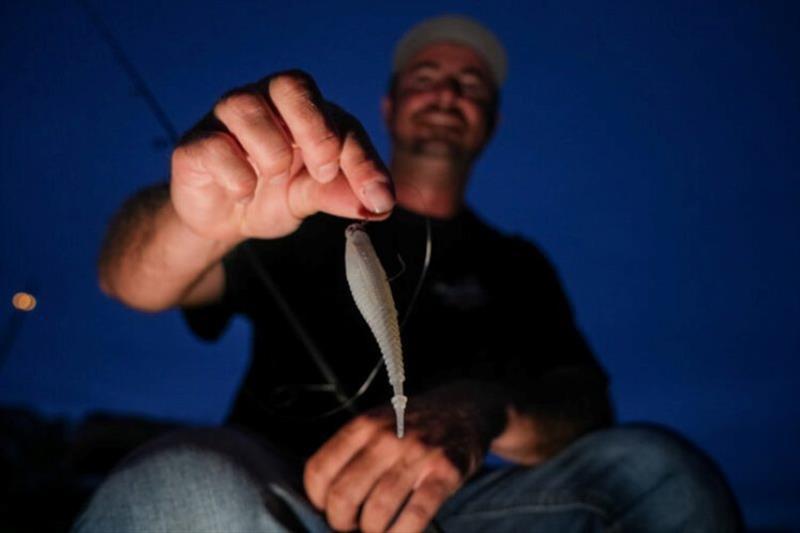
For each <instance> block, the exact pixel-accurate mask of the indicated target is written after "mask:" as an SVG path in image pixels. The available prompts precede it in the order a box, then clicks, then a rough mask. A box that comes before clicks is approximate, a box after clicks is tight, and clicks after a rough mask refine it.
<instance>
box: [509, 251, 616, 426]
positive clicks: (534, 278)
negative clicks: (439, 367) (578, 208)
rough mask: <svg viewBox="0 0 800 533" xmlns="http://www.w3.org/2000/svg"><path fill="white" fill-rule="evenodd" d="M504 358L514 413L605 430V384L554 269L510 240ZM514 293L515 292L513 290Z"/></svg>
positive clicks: (607, 404)
mask: <svg viewBox="0 0 800 533" xmlns="http://www.w3.org/2000/svg"><path fill="white" fill-rule="evenodd" d="M509 250H510V253H511V258H510V261H509V262H508V263H507V264H509V265H513V266H511V267H510V269H511V272H510V274H511V275H509V276H507V278H506V279H507V280H509V281H508V283H512V284H513V287H508V288H507V289H508V290H506V291H505V293H506V294H508V295H509V298H510V300H509V301H507V302H504V303H503V304H504V306H508V308H509V309H513V310H514V311H512V312H511V313H509V315H508V317H507V320H508V321H509V323H508V324H507V328H506V331H507V332H509V335H508V336H507V339H506V341H505V346H504V347H503V349H504V350H505V351H506V354H507V357H506V359H505V364H504V365H503V367H502V370H501V372H502V376H501V381H502V382H503V383H504V384H505V385H507V386H509V389H510V390H511V391H512V396H513V401H514V404H515V405H516V406H517V408H518V409H520V410H521V411H525V412H530V413H538V414H542V415H552V416H558V417H564V416H565V415H566V416H567V417H568V418H576V419H584V422H585V423H587V424H589V425H605V424H607V423H610V421H611V419H612V418H613V414H612V409H611V404H610V400H609V398H608V386H609V379H608V375H607V373H606V371H605V370H604V369H603V367H602V366H601V365H600V363H599V362H598V361H597V359H596V358H595V356H594V354H593V353H592V350H591V348H590V347H589V345H588V343H587V342H586V340H585V338H584V336H583V334H582V333H581V332H580V330H579V328H578V326H577V324H576V322H575V319H574V315H573V312H572V308H571V306H570V304H569V301H568V299H567V297H566V294H565V293H564V290H563V288H562V285H561V282H560V281H559V279H558V275H557V274H556V271H555V269H554V268H553V266H552V265H551V264H550V262H549V261H548V260H547V258H546V257H545V256H544V255H543V254H542V253H541V252H540V251H539V250H538V249H537V248H536V247H535V246H533V245H532V244H530V243H527V242H526V241H523V240H521V239H512V240H511V243H510V247H509ZM511 289H513V290H511Z"/></svg>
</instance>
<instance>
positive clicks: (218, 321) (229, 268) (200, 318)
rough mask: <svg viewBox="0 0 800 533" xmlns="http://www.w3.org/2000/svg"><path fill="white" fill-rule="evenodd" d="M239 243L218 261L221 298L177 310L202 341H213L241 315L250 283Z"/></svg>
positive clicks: (246, 264) (241, 245) (248, 269)
mask: <svg viewBox="0 0 800 533" xmlns="http://www.w3.org/2000/svg"><path fill="white" fill-rule="evenodd" d="M246 245H247V244H246V243H242V244H240V245H239V246H237V247H235V248H234V249H233V250H231V251H230V252H228V254H227V255H225V256H224V257H223V258H222V269H223V272H224V280H225V287H224V289H223V293H222V298H220V299H219V300H218V301H216V302H211V303H208V304H205V305H201V306H193V307H184V308H182V309H181V311H182V313H183V317H184V319H185V320H186V323H187V324H188V326H189V329H190V330H191V331H192V333H194V334H195V335H197V336H198V337H200V338H201V339H203V340H207V341H214V340H217V339H218V338H219V337H220V336H221V335H222V333H223V332H224V331H225V329H226V328H227V325H228V322H230V319H231V317H232V316H233V315H235V314H237V313H242V312H244V302H245V299H244V298H243V296H244V295H245V294H246V293H247V290H246V287H247V286H248V284H249V283H252V279H251V278H252V276H253V274H252V268H251V267H250V265H248V257H247V256H246V253H247V251H246V250H245V248H244V246H246Z"/></svg>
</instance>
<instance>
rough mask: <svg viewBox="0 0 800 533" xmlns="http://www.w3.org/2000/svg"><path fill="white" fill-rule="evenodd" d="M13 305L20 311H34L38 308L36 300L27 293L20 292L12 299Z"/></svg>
mask: <svg viewBox="0 0 800 533" xmlns="http://www.w3.org/2000/svg"><path fill="white" fill-rule="evenodd" d="M11 305H13V306H14V309H17V310H19V311H33V310H34V308H35V307H36V298H34V297H33V295H32V294H28V293H27V292H18V293H17V294H15V295H14V297H13V298H11Z"/></svg>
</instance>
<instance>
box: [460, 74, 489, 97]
mask: <svg viewBox="0 0 800 533" xmlns="http://www.w3.org/2000/svg"><path fill="white" fill-rule="evenodd" d="M461 91H462V92H463V94H464V96H466V97H467V98H475V99H484V98H488V97H489V88H488V87H487V86H486V84H485V83H484V82H483V81H481V80H477V79H474V78H470V79H467V80H461Z"/></svg>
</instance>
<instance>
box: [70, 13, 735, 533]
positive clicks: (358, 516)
mask: <svg viewBox="0 0 800 533" xmlns="http://www.w3.org/2000/svg"><path fill="white" fill-rule="evenodd" d="M394 67H395V68H394V75H393V78H392V82H391V85H390V88H389V93H388V95H387V96H386V97H385V98H384V100H383V113H384V117H385V119H386V123H387V125H388V128H389V131H390V132H391V135H392V141H393V151H392V157H391V161H390V165H389V168H386V167H385V166H384V165H383V163H382V162H381V160H380V159H379V157H378V156H377V155H376V154H375V150H374V149H373V148H372V146H371V144H370V141H369V139H368V137H367V136H366V134H365V133H364V131H363V128H361V126H360V125H359V124H358V122H357V121H356V120H355V118H354V117H352V116H350V115H349V114H347V113H346V112H345V111H344V110H342V109H340V108H338V107H337V106H335V105H334V104H332V103H330V102H327V101H326V100H325V99H324V98H323V97H322V95H321V94H320V91H319V89H318V88H317V87H316V85H315V84H314V82H313V79H312V78H311V77H310V76H308V75H307V74H305V73H301V72H287V73H281V74H277V75H273V76H270V77H267V78H265V79H264V80H261V81H260V82H257V83H255V84H252V85H250V86H247V87H244V88H240V89H237V90H234V91H231V92H230V93H229V94H227V95H226V96H225V97H223V98H222V99H221V100H220V101H219V102H218V103H217V104H216V105H215V106H214V109H213V111H212V113H210V114H209V115H208V116H207V117H205V118H204V119H203V120H202V121H201V122H200V123H199V124H198V125H197V126H196V127H195V128H193V129H192V130H191V131H190V132H189V133H187V134H186V135H185V136H184V138H183V139H182V141H181V143H180V144H179V146H178V147H177V148H176V150H175V152H174V153H173V158H172V176H171V182H170V188H169V191H167V190H166V189H165V188H155V189H151V190H149V191H146V192H145V193H143V194H140V195H139V196H138V197H136V198H134V199H133V200H132V201H130V202H129V203H128V204H127V205H126V206H125V207H124V208H123V210H122V211H121V213H120V214H119V215H118V217H117V218H116V221H115V222H114V223H113V224H112V228H111V230H110V232H109V237H108V239H107V241H106V243H105V245H104V249H103V253H102V257H101V264H100V271H101V285H102V287H103V289H104V290H105V291H106V292H107V293H109V294H111V295H112V296H115V297H117V298H119V299H121V300H122V301H124V302H125V303H127V304H128V305H130V306H133V307H135V308H138V309H142V310H147V311H159V310H162V309H168V308H171V307H175V306H180V307H182V308H183V309H184V310H185V313H186V317H187V319H188V321H189V324H190V326H191V327H192V329H193V330H194V331H195V332H197V333H198V334H199V335H201V336H203V337H205V338H215V337H216V336H217V335H219V333H220V332H221V331H222V330H223V329H224V326H225V324H226V323H227V321H228V319H229V318H230V316H232V315H233V314H235V313H242V314H245V315H247V316H248V317H249V318H250V319H251V321H252V323H253V331H254V342H253V359H252V362H251V367H250V368H249V369H248V373H247V376H246V377H245V380H244V383H243V385H242V387H241V390H240V392H239V395H238V396H237V400H236V403H235V405H234V407H233V409H232V412H231V416H230V419H229V425H230V426H232V427H235V428H236V430H235V431H234V430H219V431H205V432H203V431H201V432H198V431H194V432H186V433H183V434H180V435H176V436H172V437H169V438H167V439H166V440H163V441H161V442H159V443H156V444H154V445H153V446H151V447H149V448H148V449H147V450H145V451H142V452H140V453H139V454H138V455H137V456H136V457H135V458H134V459H132V460H130V461H129V462H128V463H127V464H126V465H125V466H123V467H122V468H121V469H120V470H119V471H118V472H117V473H115V474H114V475H113V476H112V477H111V478H110V479H109V480H108V481H107V483H106V484H105V485H104V486H103V487H102V488H101V489H100V490H99V491H98V494H97V495H96V496H95V498H94V500H93V502H92V504H91V505H90V507H89V509H88V510H87V512H86V514H85V515H84V516H83V517H82V519H81V520H80V521H79V523H78V529H79V530H82V531H83V530H85V531H94V530H101V529H115V530H143V529H144V530H154V529H158V530H171V529H172V530H192V531H199V530H225V531H250V530H255V531H273V530H279V529H280V530H285V529H289V530H291V529H303V528H305V529H312V530H325V529H327V528H328V527H330V528H333V529H336V530H351V529H355V528H360V529H362V530H364V531H383V530H387V529H388V530H391V531H401V532H405V531H421V530H423V529H424V528H426V527H427V526H428V525H429V524H430V525H431V527H434V528H440V529H444V530H447V531H471V530H491V531H503V530H541V531H564V530H590V529H591V530H593V529H599V528H609V529H614V528H617V529H625V530H632V531H690V530H697V531H700V530H709V531H710V530H714V531H728V530H736V528H737V527H738V523H737V515H736V508H735V504H734V503H733V500H732V497H731V496H730V494H729V492H728V490H727V488H726V486H725V484H724V481H722V479H721V478H720V477H719V475H718V474H717V473H716V471H715V470H714V468H713V466H711V465H710V464H709V463H707V462H706V461H705V460H704V459H703V458H702V456H701V455H700V454H699V453H697V452H696V451H695V450H693V449H692V448H691V447H690V446H689V445H687V444H686V443H684V442H683V441H681V440H680V439H679V438H677V437H676V436H674V435H672V434H670V433H667V432H666V431H664V430H659V429H655V428H648V427H641V426H636V427H633V426H630V427H617V428H609V426H610V425H611V423H612V410H611V407H610V402H609V399H608V394H607V380H606V377H605V374H604V372H603V371H602V369H601V368H600V366H599V365H598V364H597V363H596V361H595V360H594V358H593V356H592V354H591V352H590V350H589V349H588V347H587V346H586V343H585V342H584V340H583V338H582V336H581V335H580V333H579V332H578V330H577V328H576V326H575V324H574V322H573V319H572V316H571V312H570V310H569V306H568V304H567V302H566V299H565V298H564V295H563V293H562V291H561V289H560V287H559V284H558V281H557V278H556V276H555V274H554V272H553V271H552V269H551V267H550V266H549V264H548V263H547V261H546V260H545V259H544V257H543V256H542V255H541V254H540V253H539V252H538V251H537V250H536V249H535V248H534V247H533V246H532V245H530V244H528V243H525V242H524V241H521V240H520V239H515V238H509V237H505V236H502V235H500V234H499V233H497V232H495V231H494V230H492V229H491V228H489V227H488V226H486V225H485V224H484V223H483V222H481V221H480V220H479V219H477V217H475V215H474V214H472V212H471V211H470V210H469V209H468V208H466V207H465V205H464V193H465V189H466V185H467V181H468V178H469V175H470V171H471V168H472V165H473V163H474V162H475V160H476V158H477V157H478V155H479V154H480V153H481V151H482V150H483V148H484V147H485V146H486V144H487V142H488V141H489V139H490V137H491V135H492V133H493V131H494V128H495V126H496V124H497V116H498V103H499V89H500V86H501V85H502V83H503V81H504V78H505V75H506V60H505V54H504V51H503V48H502V46H501V45H500V43H499V42H498V41H497V39H496V38H495V37H494V36H493V35H492V34H491V33H490V32H489V31H488V30H486V29H485V28H483V27H482V26H480V25H479V24H477V23H476V22H474V21H471V20H469V19H465V18H462V17H440V18H436V19H430V20H428V21H425V22H423V23H421V24H419V25H418V26H416V27H415V28H413V29H412V30H411V31H410V32H409V33H408V34H407V35H406V36H405V37H404V38H403V40H401V41H400V43H399V44H398V46H397V51H396V56H395V65H394ZM348 219H358V220H369V221H376V222H375V223H374V224H370V225H369V226H368V230H369V231H370V233H371V235H372V237H373V239H374V241H375V243H376V248H377V249H378V252H379V254H380V255H381V257H382V258H384V261H385V262H388V261H389V260H390V259H391V258H392V257H393V256H394V254H399V255H400V257H402V258H403V262H404V263H405V264H406V266H407V267H408V269H407V270H406V271H405V273H403V274H402V275H400V276H399V277H398V278H397V279H396V280H395V281H393V291H394V292H395V296H396V298H397V304H398V308H399V310H400V312H401V315H402V316H404V330H403V341H404V345H405V353H406V375H407V381H406V386H407V390H408V393H409V396H410V399H409V403H408V412H407V434H406V436H405V437H404V438H402V439H398V438H397V437H396V436H395V435H394V426H393V422H394V418H393V416H392V412H391V410H390V409H387V405H388V398H389V397H390V392H389V389H388V388H387V387H386V385H385V384H384V383H380V384H378V383H376V384H374V385H372V386H371V387H370V388H369V389H368V392H366V393H365V394H363V395H362V394H360V393H357V392H356V391H358V390H359V386H360V384H361V383H362V382H363V381H364V378H365V377H366V375H367V374H368V373H369V370H370V369H371V368H372V365H373V364H374V362H375V359H376V357H377V355H376V354H377V350H376V346H375V342H374V340H373V339H372V338H371V337H370V334H369V331H368V330H367V329H366V325H365V324H364V323H363V320H362V319H361V318H360V317H359V316H358V314H357V311H355V307H354V305H353V303H352V301H351V298H350V295H349V293H348V291H347V290H346V285H345V282H344V278H345V276H344V266H343V262H344V258H343V248H344V227H345V226H346V225H347V223H348V222H349V221H348ZM428 224H429V226H428ZM426 227H430V235H431V239H432V242H431V244H432V250H433V253H432V258H431V261H430V268H429V269H425V270H426V275H425V278H424V280H423V284H422V286H421V287H422V290H420V291H419V299H418V300H417V301H416V302H415V297H416V290H415V286H416V285H417V281H418V280H417V279H416V278H415V277H414V276H412V274H411V273H410V271H411V270H412V268H413V269H419V268H421V265H424V264H426V263H427V261H426V258H425V254H424V240H425V236H426V233H427V232H426ZM392 266H395V265H394V264H392ZM398 270H399V268H398ZM320 391H322V392H320ZM348 409H349V410H350V411H351V412H349V413H348V412H346V410H348ZM352 411H355V412H357V413H361V414H359V415H358V416H355V417H353V413H352ZM603 428H607V429H603ZM489 450H491V451H492V452H494V453H495V454H496V455H498V456H500V457H502V458H504V459H506V460H509V461H512V462H514V463H517V464H518V465H522V466H515V467H512V466H507V467H503V468H499V469H495V470H487V469H483V468H482V463H483V460H484V457H485V455H486V452H487V451H489ZM295 460H297V461H299V462H300V464H303V463H304V464H303V466H302V471H303V488H300V487H299V485H298V484H295V483H294V482H293V473H292V472H295V473H297V472H298V471H299V467H298V468H297V469H294V470H293V468H292V466H293V464H294V461H295ZM303 490H304V491H305V495H304V494H303ZM306 498H307V499H306ZM323 518H324V519H323Z"/></svg>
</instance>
